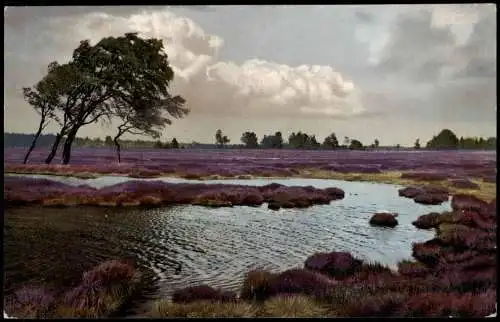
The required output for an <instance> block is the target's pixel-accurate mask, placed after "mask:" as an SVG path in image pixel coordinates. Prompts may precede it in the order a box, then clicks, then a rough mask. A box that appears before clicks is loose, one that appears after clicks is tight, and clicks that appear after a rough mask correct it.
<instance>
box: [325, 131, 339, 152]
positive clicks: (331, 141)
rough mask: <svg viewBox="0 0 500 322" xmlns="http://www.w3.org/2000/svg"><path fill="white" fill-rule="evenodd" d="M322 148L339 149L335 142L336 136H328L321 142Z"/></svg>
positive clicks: (337, 142)
mask: <svg viewBox="0 0 500 322" xmlns="http://www.w3.org/2000/svg"><path fill="white" fill-rule="evenodd" d="M323 146H324V147H325V148H331V149H337V148H338V147H339V141H338V140H337V136H336V135H335V133H332V134H330V135H329V136H327V137H326V138H325V140H324V141H323Z"/></svg>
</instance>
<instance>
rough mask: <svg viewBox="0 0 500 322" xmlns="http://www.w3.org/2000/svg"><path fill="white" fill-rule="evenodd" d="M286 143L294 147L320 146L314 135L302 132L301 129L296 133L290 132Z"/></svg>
mask: <svg viewBox="0 0 500 322" xmlns="http://www.w3.org/2000/svg"><path fill="white" fill-rule="evenodd" d="M288 144H289V145H290V146H292V147H294V148H296V149H302V148H317V147H318V146H320V144H319V143H318V141H317V140H316V136H315V135H308V134H307V133H302V132H301V131H299V132H298V133H294V132H292V134H290V136H289V137H288Z"/></svg>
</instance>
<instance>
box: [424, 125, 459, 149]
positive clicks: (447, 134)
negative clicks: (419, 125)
mask: <svg viewBox="0 0 500 322" xmlns="http://www.w3.org/2000/svg"><path fill="white" fill-rule="evenodd" d="M458 144H459V139H458V138H457V136H456V135H455V133H453V132H452V131H451V130H449V129H444V130H442V131H441V132H439V134H438V135H435V136H433V137H432V139H431V140H430V141H429V142H427V145H426V147H427V148H431V149H436V148H437V149H453V148H455V149H456V148H458Z"/></svg>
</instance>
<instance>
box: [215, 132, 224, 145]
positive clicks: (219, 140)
mask: <svg viewBox="0 0 500 322" xmlns="http://www.w3.org/2000/svg"><path fill="white" fill-rule="evenodd" d="M215 144H216V145H217V146H222V144H223V143H222V130H221V129H218V130H217V131H215Z"/></svg>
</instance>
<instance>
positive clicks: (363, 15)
mask: <svg viewBox="0 0 500 322" xmlns="http://www.w3.org/2000/svg"><path fill="white" fill-rule="evenodd" d="M354 15H355V16H356V18H358V19H359V20H360V21H361V22H363V23H372V22H375V16H374V15H373V14H371V13H369V12H366V11H365V10H362V9H360V10H356V12H355V13H354Z"/></svg>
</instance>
